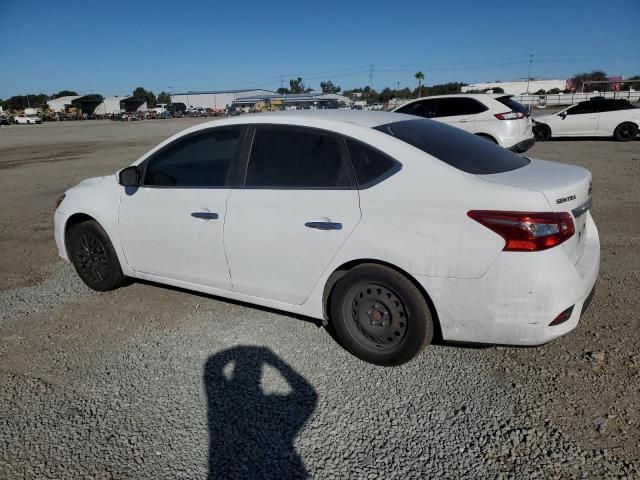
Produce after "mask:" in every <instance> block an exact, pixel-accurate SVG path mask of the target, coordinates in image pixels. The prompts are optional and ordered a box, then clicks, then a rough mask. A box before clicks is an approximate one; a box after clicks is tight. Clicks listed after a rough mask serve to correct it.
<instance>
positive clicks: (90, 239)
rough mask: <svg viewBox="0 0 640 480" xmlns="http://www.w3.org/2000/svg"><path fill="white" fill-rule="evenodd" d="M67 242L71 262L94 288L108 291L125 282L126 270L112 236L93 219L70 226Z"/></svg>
mask: <svg viewBox="0 0 640 480" xmlns="http://www.w3.org/2000/svg"><path fill="white" fill-rule="evenodd" d="M67 245H68V247H67V248H68V253H69V258H70V259H71V263H73V266H74V267H75V269H76V272H78V276H79V277H80V279H81V280H82V281H83V282H84V283H85V284H86V285H87V286H88V287H89V288H91V289H92V290H96V291H98V292H106V291H108V290H113V289H115V288H118V287H119V286H120V285H122V283H123V281H124V278H125V277H124V274H123V273H122V268H121V267H120V262H119V261H118V256H117V255H116V252H115V250H114V248H113V245H112V244H111V241H110V240H109V236H108V235H107V233H106V232H105V231H104V229H103V228H102V227H101V226H100V224H99V223H98V222H96V221H93V220H87V221H85V222H81V223H77V224H75V225H71V226H70V227H69V231H68V232H67Z"/></svg>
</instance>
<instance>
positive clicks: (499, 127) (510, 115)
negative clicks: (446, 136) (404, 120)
mask: <svg viewBox="0 0 640 480" xmlns="http://www.w3.org/2000/svg"><path fill="white" fill-rule="evenodd" d="M393 111H394V112H397V113H407V114H409V115H417V116H419V117H424V118H432V119H434V120H437V121H439V122H443V123H447V124H449V125H452V126H454V127H458V128H461V129H463V130H466V131H467V132H471V133H475V134H476V135H478V136H480V137H483V138H486V139H487V140H491V141H492V142H494V143H497V144H498V145H500V146H501V147H504V148H508V149H509V150H513V151H515V152H519V153H522V152H526V151H527V150H529V149H530V148H531V147H532V146H533V145H534V143H535V138H534V136H533V132H532V129H531V127H532V121H531V112H530V111H529V109H528V108H527V107H525V106H524V105H521V104H520V103H518V102H516V101H515V100H513V99H512V98H511V95H493V96H492V95H488V94H486V93H478V94H464V93H463V94H457V95H437V96H433V97H424V98H419V99H417V100H414V101H413V102H410V103H407V104H405V105H402V106H401V107H398V108H396V109H395V110H393Z"/></svg>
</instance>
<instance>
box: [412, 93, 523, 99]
mask: <svg viewBox="0 0 640 480" xmlns="http://www.w3.org/2000/svg"><path fill="white" fill-rule="evenodd" d="M460 97H462V98H476V99H487V98H502V97H513V95H510V94H508V93H446V94H442V95H429V96H428V97H420V98H416V99H415V100H412V101H416V100H426V99H428V98H460Z"/></svg>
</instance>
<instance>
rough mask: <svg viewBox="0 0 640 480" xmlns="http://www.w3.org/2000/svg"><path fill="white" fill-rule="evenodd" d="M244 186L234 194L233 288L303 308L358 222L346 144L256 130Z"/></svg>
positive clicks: (321, 136)
mask: <svg viewBox="0 0 640 480" xmlns="http://www.w3.org/2000/svg"><path fill="white" fill-rule="evenodd" d="M248 136H249V137H248V138H251V137H253V138H252V141H251V142H250V143H251V145H252V146H251V151H250V153H249V154H248V156H247V159H246V162H247V163H248V164H247V167H246V176H245V181H244V186H243V187H241V188H236V189H234V190H233V191H232V193H231V196H230V198H229V202H228V207H227V221H226V225H225V246H226V252H227V259H228V262H229V269H230V272H231V280H232V283H233V289H234V291H237V292H240V293H243V294H247V295H251V296H255V297H260V298H266V299H270V300H276V301H279V302H284V303H288V304H294V305H300V304H302V303H304V301H305V300H306V299H307V297H308V296H309V294H310V293H311V291H312V289H313V287H314V286H315V284H316V283H317V282H318V280H319V278H320V276H321V275H322V273H323V272H324V271H325V270H326V268H327V267H328V265H329V264H330V263H331V260H332V259H333V258H334V256H335V255H336V253H337V252H338V250H339V249H340V247H341V246H342V245H343V243H344V242H345V240H346V239H347V238H348V237H349V235H350V234H351V232H352V231H353V230H354V228H355V227H356V225H357V224H358V222H359V221H360V206H359V196H358V191H357V189H356V187H355V182H354V179H353V172H352V169H351V165H350V163H349V159H348V157H347V155H346V150H345V146H344V140H343V139H342V138H341V137H340V136H337V135H334V134H331V133H327V132H324V131H319V130H314V129H310V128H298V127H286V126H256V127H252V129H251V130H250V131H249V133H248Z"/></svg>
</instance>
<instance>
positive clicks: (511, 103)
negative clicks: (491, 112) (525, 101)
mask: <svg viewBox="0 0 640 480" xmlns="http://www.w3.org/2000/svg"><path fill="white" fill-rule="evenodd" d="M496 100H497V101H499V102H500V103H501V104H503V105H505V106H507V107H509V108H510V109H511V111H513V112H519V113H524V114H525V115H529V107H525V106H524V105H522V104H521V103H518V102H516V101H515V100H514V99H513V98H511V97H508V96H507V97H498V98H496Z"/></svg>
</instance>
